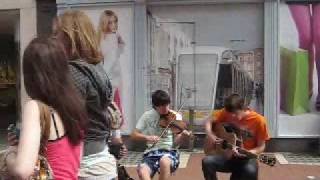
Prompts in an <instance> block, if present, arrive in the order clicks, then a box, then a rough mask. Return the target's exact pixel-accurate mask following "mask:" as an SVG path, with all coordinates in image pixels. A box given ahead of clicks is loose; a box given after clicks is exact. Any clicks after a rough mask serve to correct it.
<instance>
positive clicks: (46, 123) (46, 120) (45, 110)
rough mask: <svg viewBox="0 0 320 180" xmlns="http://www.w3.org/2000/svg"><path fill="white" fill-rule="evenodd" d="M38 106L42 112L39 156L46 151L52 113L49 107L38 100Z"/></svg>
mask: <svg viewBox="0 0 320 180" xmlns="http://www.w3.org/2000/svg"><path fill="white" fill-rule="evenodd" d="M37 104H38V107H39V111H40V128H41V139H40V150H39V154H41V155H44V154H45V150H46V145H47V142H48V139H49V136H50V124H51V123H50V120H51V112H50V108H49V106H47V105H46V104H44V103H43V102H41V101H38V100H37Z"/></svg>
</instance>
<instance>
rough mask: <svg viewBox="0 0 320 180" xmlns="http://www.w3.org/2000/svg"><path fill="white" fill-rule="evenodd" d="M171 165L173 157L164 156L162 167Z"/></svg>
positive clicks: (161, 162) (161, 160)
mask: <svg viewBox="0 0 320 180" xmlns="http://www.w3.org/2000/svg"><path fill="white" fill-rule="evenodd" d="M170 165H171V159H170V158H169V157H167V156H163V157H162V158H161V159H160V167H162V168H170Z"/></svg>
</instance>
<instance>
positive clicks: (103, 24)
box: [98, 10, 118, 43]
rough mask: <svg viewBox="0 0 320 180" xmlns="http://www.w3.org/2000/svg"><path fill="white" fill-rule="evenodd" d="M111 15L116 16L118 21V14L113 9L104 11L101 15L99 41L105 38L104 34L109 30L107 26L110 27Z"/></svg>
mask: <svg viewBox="0 0 320 180" xmlns="http://www.w3.org/2000/svg"><path fill="white" fill-rule="evenodd" d="M111 17H114V18H115V19H116V22H118V16H117V14H116V13H115V12H113V11H111V10H105V11H103V13H102V14H101V16H100V20H99V26H98V40H99V43H100V42H101V40H102V39H103V37H104V34H105V33H106V32H107V31H108V29H107V27H108V24H109V21H110V19H111Z"/></svg>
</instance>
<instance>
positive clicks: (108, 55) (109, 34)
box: [98, 10, 125, 111]
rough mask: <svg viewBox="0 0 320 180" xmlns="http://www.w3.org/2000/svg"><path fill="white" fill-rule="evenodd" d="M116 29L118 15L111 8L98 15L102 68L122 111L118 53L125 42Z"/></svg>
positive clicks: (120, 52) (121, 50)
mask: <svg viewBox="0 0 320 180" xmlns="http://www.w3.org/2000/svg"><path fill="white" fill-rule="evenodd" d="M117 31H118V17H117V15H116V14H115V13H114V12H113V11H111V10H105V11H104V12H103V13H102V14H101V16H100V22H99V26H98V38H99V42H100V46H101V51H102V54H103V56H104V65H103V67H104V69H105V71H106V72H107V74H108V76H109V77H110V80H111V84H112V87H113V88H114V92H113V96H114V101H115V102H116V104H117V105H118V107H119V108H120V110H121V111H122V107H121V99H120V94H121V93H120V92H121V87H122V72H121V65H122V63H120V55H121V54H122V53H123V50H124V46H125V43H124V41H123V39H122V37H121V35H120V34H119V33H118V32H117Z"/></svg>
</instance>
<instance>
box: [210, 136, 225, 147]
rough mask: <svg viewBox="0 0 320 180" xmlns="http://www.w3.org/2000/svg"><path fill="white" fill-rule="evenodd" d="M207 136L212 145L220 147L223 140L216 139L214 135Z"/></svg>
mask: <svg viewBox="0 0 320 180" xmlns="http://www.w3.org/2000/svg"><path fill="white" fill-rule="evenodd" d="M208 136H209V138H210V139H211V140H212V143H213V144H216V145H220V144H222V142H223V139H220V138H218V137H217V136H216V135H214V134H209V135H208Z"/></svg>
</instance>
